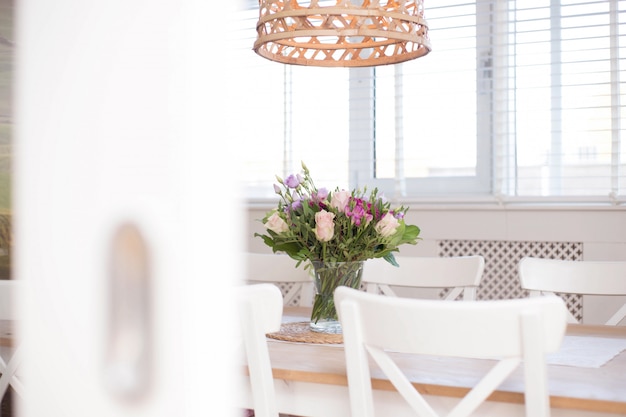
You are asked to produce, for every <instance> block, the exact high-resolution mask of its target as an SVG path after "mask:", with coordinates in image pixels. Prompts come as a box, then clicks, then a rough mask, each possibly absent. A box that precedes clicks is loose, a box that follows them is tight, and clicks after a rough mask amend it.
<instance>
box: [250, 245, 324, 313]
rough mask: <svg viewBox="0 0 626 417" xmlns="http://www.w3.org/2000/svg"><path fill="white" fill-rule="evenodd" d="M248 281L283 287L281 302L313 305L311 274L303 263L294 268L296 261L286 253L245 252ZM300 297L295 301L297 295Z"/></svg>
mask: <svg viewBox="0 0 626 417" xmlns="http://www.w3.org/2000/svg"><path fill="white" fill-rule="evenodd" d="M246 260H247V275H246V281H247V282H248V283H257V284H258V283H261V282H264V283H276V284H277V285H279V287H283V288H284V290H283V292H284V294H283V304H284V305H290V304H292V303H294V304H296V305H298V306H301V307H311V306H312V305H313V288H314V287H313V275H312V273H311V271H312V268H311V269H305V268H304V263H302V264H300V266H299V267H297V268H296V264H297V262H296V261H295V260H293V259H291V258H290V257H289V256H287V255H280V254H275V253H253V252H248V253H247V254H246ZM298 296H299V297H300V299H299V300H298V301H297V302H295V301H294V300H296V299H297V297H298Z"/></svg>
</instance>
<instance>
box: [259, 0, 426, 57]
mask: <svg viewBox="0 0 626 417" xmlns="http://www.w3.org/2000/svg"><path fill="white" fill-rule="evenodd" d="M253 49H254V51H255V52H256V53H257V54H258V55H260V56H262V57H264V58H267V59H269V60H272V61H276V62H281V63H284V64H294V65H309V66H318V67H368V66H376V65H387V64H397V63H399V62H404V61H408V60H411V59H415V58H420V57H422V56H424V55H426V54H428V53H429V52H430V51H431V49H432V48H431V45H430V41H429V39H428V23H427V22H426V20H425V19H424V0H331V1H324V0H259V21H258V22H257V40H256V42H255V43H254V48H253Z"/></svg>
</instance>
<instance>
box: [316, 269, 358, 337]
mask: <svg viewBox="0 0 626 417" xmlns="http://www.w3.org/2000/svg"><path fill="white" fill-rule="evenodd" d="M312 263H313V269H314V272H315V300H314V301H313V311H312V312H311V324H310V327H311V330H312V331H314V332H319V333H341V323H339V319H338V317H337V310H336V309H335V300H334V298H333V294H334V292H335V289H336V288H337V287H339V286H340V285H344V286H346V287H351V288H356V289H358V288H359V287H360V286H361V277H362V275H363V263H364V261H356V262H323V261H313V262H312Z"/></svg>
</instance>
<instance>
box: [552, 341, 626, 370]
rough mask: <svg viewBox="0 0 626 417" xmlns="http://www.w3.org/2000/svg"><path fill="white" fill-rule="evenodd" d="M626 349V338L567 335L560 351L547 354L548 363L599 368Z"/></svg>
mask: <svg viewBox="0 0 626 417" xmlns="http://www.w3.org/2000/svg"><path fill="white" fill-rule="evenodd" d="M623 350H626V340H625V339H611V338H606V337H588V336H587V337H584V336H565V338H564V339H563V343H562V344H561V348H560V349H559V351H558V352H555V353H551V354H549V355H548V356H547V362H548V365H564V366H576V367H582V368H599V367H601V366H602V365H604V364H605V363H607V362H608V361H610V360H611V359H613V358H614V357H615V356H617V355H619V354H620V352H622V351H623Z"/></svg>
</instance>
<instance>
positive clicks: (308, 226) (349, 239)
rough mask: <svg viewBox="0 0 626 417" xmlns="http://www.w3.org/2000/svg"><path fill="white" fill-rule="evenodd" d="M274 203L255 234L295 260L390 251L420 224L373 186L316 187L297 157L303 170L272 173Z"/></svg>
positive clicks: (413, 239)
mask: <svg viewBox="0 0 626 417" xmlns="http://www.w3.org/2000/svg"><path fill="white" fill-rule="evenodd" d="M276 179H277V181H278V184H275V185H274V191H275V192H276V194H278V195H279V196H280V200H279V202H278V207H277V208H275V209H273V210H271V211H270V212H268V213H267V214H266V216H265V217H264V218H263V220H262V221H263V224H264V225H265V227H266V229H267V234H259V233H255V236H258V237H261V238H262V239H263V241H264V242H265V244H266V245H268V246H269V247H271V248H272V250H273V251H274V252H284V253H286V254H287V255H289V256H290V257H291V258H293V259H294V260H296V261H298V264H297V265H300V263H301V262H303V261H307V260H308V261H311V262H316V261H317V262H324V263H331V262H352V261H364V260H367V259H372V258H384V259H385V260H387V262H389V263H391V264H393V265H396V266H398V264H397V263H396V260H395V258H394V256H393V253H394V252H398V247H399V246H400V245H403V244H413V245H414V244H416V243H417V240H418V239H419V237H418V236H419V233H420V229H419V228H418V227H417V226H414V225H407V224H406V223H405V222H404V217H405V214H406V212H407V210H408V208H406V207H403V206H401V207H398V208H394V209H392V208H391V204H390V203H389V202H388V201H387V200H385V198H383V197H382V196H379V195H378V189H374V190H373V191H372V192H371V193H370V194H369V195H368V194H367V188H364V189H363V190H360V189H355V190H352V191H346V190H340V189H339V188H336V189H335V190H334V191H328V190H327V189H326V188H319V189H318V188H317V187H316V186H315V184H314V182H313V179H312V178H311V175H310V173H309V170H308V168H307V167H306V165H305V164H304V162H302V173H300V174H297V175H293V174H292V175H289V176H288V177H287V178H286V179H285V180H283V179H282V178H280V177H279V176H276Z"/></svg>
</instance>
